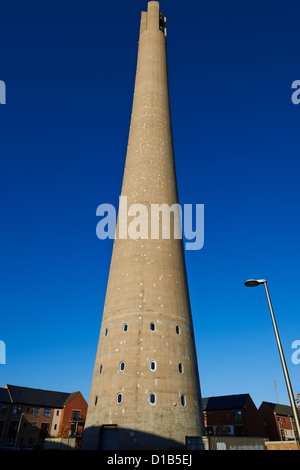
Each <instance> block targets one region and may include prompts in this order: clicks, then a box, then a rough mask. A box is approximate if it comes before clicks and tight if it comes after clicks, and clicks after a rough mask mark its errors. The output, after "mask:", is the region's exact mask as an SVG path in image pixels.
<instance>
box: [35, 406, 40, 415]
mask: <svg viewBox="0 0 300 470" xmlns="http://www.w3.org/2000/svg"><path fill="white" fill-rule="evenodd" d="M39 412H40V409H39V408H35V409H34V416H38V415H39Z"/></svg>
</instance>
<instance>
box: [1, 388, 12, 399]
mask: <svg viewBox="0 0 300 470" xmlns="http://www.w3.org/2000/svg"><path fill="white" fill-rule="evenodd" d="M0 403H11V399H10V396H9V393H8V390H7V388H0Z"/></svg>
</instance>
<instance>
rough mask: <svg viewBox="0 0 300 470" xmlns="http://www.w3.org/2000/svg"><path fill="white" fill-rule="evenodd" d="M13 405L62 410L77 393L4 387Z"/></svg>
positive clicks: (15, 386)
mask: <svg viewBox="0 0 300 470" xmlns="http://www.w3.org/2000/svg"><path fill="white" fill-rule="evenodd" d="M6 388H7V389H8V390H9V393H10V395H11V398H12V401H13V402H14V403H20V404H21V403H23V404H27V405H36V406H43V407H46V406H48V407H49V408H63V407H64V406H65V405H66V404H67V403H68V402H69V401H70V400H71V399H72V398H73V397H74V396H75V395H77V393H78V392H74V393H64V392H54V391H51V390H41V389H37V388H28V387H19V386H17V385H6Z"/></svg>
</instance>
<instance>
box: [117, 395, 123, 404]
mask: <svg viewBox="0 0 300 470" xmlns="http://www.w3.org/2000/svg"><path fill="white" fill-rule="evenodd" d="M122 400H123V395H122V393H118V395H117V403H118V405H120V404H121V403H122Z"/></svg>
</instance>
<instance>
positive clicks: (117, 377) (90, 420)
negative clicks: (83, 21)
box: [83, 2, 203, 449]
mask: <svg viewBox="0 0 300 470" xmlns="http://www.w3.org/2000/svg"><path fill="white" fill-rule="evenodd" d="M122 196H127V202H128V207H129V206H130V205H131V204H134V203H135V204H137V203H139V204H144V205H145V206H146V207H147V208H149V213H150V205H151V204H154V203H156V204H163V203H166V204H168V205H170V206H171V205H172V204H174V203H178V194H177V183H176V173H175V164H174V152H173V138H172V127H171V116H170V103H169V87H168V72H167V57H166V38H165V31H164V26H163V21H162V20H160V11H159V3H158V2H149V3H148V12H143V13H142V19H141V27H140V39H139V52H138V63H137V71H136V83H135V90H134V99H133V108H132V117H131V126H130V133H129V142H128V149H127V156H126V164H125V171H124V179H123V186H122ZM131 220H132V218H131ZM149 232H150V220H149ZM117 233H118V228H117ZM149 235H150V233H149ZM151 323H153V324H154V325H155V329H154V331H152V330H151V327H150V324H151ZM125 324H126V325H128V326H127V328H128V329H127V331H123V327H124V325H125ZM153 328H154V327H153ZM178 333H179V334H178ZM121 362H124V363H125V365H124V366H120V364H121ZM151 362H152V365H151V364H150V363H151ZM153 364H154V365H153ZM179 364H181V366H179ZM123 367H124V370H122V368H123ZM151 367H152V369H155V370H152V369H151ZM180 367H181V371H180V370H179V368H180ZM100 368H101V373H100ZM150 393H153V394H155V404H152V403H150V401H149V395H150ZM119 394H122V396H120V395H119ZM118 395H119V399H120V400H122V401H121V403H118V402H117V400H118V399H117V397H118ZM182 396H184V398H182ZM96 397H98V398H96ZM200 399H201V396H200V385H199V378H198V367H197V359H196V352H195V343H194V333H193V325H192V318H191V311H190V301H189V293H188V286H187V278H186V268H185V259H184V251H183V246H182V241H181V240H174V239H169V240H165V239H162V238H161V237H160V239H158V240H151V239H137V240H132V239H130V238H128V239H127V240H122V239H117V240H116V241H115V243H114V248H113V254H112V260H111V267H110V273H109V280H108V286H107V293H106V300H105V307H104V312H103V319H102V325H101V333H100V339H99V346H98V351H97V357H96V361H95V369H94V375H93V380H92V387H91V394H90V400H89V408H88V415H87V420H86V426H85V428H86V430H88V428H90V429H89V431H86V433H85V436H84V440H83V448H97V446H98V445H99V439H100V438H101V435H100V434H99V430H100V428H101V427H102V426H104V425H118V426H119V427H120V428H122V432H121V433H120V436H119V447H123V448H130V446H134V448H137V449H138V448H140V449H143V448H152V447H151V446H153V448H159V447H162V448H165V446H169V447H178V448H180V447H181V446H184V445H185V437H186V436H194V435H201V434H202V429H203V428H202V410H201V409H200V402H201V400H200ZM95 403H96V404H95ZM182 403H183V404H182ZM126 430H127V431H126ZM135 431H136V433H135ZM143 433H144V434H143ZM99 436H100V438H99ZM136 436H139V437H138V438H137V437H136ZM143 436H144V437H145V436H147V437H145V438H144V437H143ZM151 436H152V439H151ZM154 436H156V438H155V439H154Z"/></svg>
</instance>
